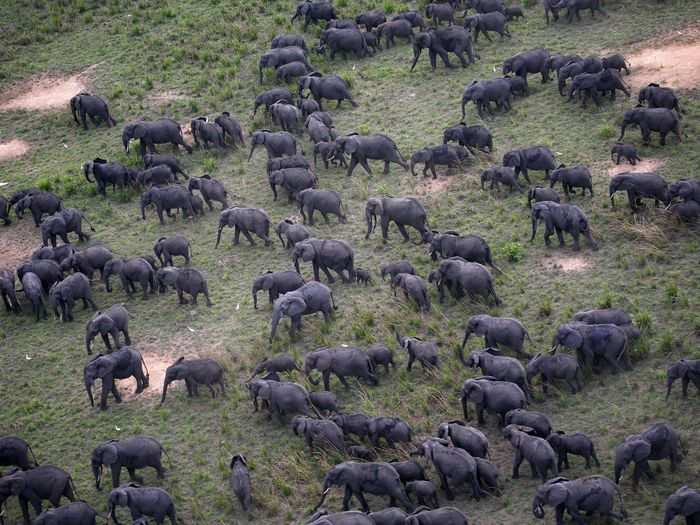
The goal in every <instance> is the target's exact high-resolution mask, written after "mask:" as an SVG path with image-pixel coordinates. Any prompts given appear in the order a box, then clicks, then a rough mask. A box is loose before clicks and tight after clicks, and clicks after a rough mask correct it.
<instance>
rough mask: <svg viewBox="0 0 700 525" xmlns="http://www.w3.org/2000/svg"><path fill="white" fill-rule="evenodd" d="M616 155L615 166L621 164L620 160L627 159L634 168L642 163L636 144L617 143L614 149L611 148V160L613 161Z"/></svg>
mask: <svg viewBox="0 0 700 525" xmlns="http://www.w3.org/2000/svg"><path fill="white" fill-rule="evenodd" d="M615 155H617V159H615V164H617V165H619V164H620V159H621V158H622V157H624V158H625V160H626V161H627V162H629V163H630V164H631V165H632V166H634V165H636V164H637V162H641V160H642V159H641V158H640V157H639V153H638V152H637V147H636V146H635V145H634V144H623V143H622V142H616V143H615V144H614V145H613V147H612V148H610V160H613V159H614V157H615Z"/></svg>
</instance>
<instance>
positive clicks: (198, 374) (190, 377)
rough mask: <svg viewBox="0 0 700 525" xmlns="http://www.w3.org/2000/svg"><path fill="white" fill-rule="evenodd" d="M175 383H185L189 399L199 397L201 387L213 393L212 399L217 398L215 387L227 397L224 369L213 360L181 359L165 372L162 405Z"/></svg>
mask: <svg viewBox="0 0 700 525" xmlns="http://www.w3.org/2000/svg"><path fill="white" fill-rule="evenodd" d="M173 381H184V382H185V386H186V387H187V397H193V396H195V397H196V396H199V385H206V386H207V387H208V388H209V391H210V392H211V397H212V399H214V398H215V397H216V391H215V390H214V387H213V385H219V387H220V388H221V395H222V396H225V395H226V383H225V382H224V369H223V367H222V366H221V365H220V364H219V363H217V362H216V361H214V360H213V359H185V358H184V357H180V358H179V359H178V360H177V361H175V362H174V363H173V364H172V365H170V366H169V367H168V368H167V370H166V371H165V378H164V380H163V395H162V396H161V398H160V403H161V405H162V404H163V403H164V402H165V395H166V394H167V393H168V386H169V385H170V383H172V382H173Z"/></svg>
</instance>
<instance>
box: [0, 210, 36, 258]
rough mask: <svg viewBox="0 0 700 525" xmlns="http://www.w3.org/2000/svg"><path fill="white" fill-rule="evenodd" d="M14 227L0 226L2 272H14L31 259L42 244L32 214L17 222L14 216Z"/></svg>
mask: <svg viewBox="0 0 700 525" xmlns="http://www.w3.org/2000/svg"><path fill="white" fill-rule="evenodd" d="M11 219H12V225H10V226H0V253H1V254H2V257H0V270H12V271H14V270H15V269H16V268H17V267H18V266H19V265H20V264H22V263H23V262H25V261H28V260H29V259H30V258H31V255H32V252H33V251H34V250H35V249H36V248H38V247H39V245H40V244H41V241H40V237H39V229H38V228H35V227H34V221H33V220H32V216H31V214H29V215H27V214H25V216H24V219H22V220H21V221H17V218H16V217H15V216H14V214H13V216H12V218H11Z"/></svg>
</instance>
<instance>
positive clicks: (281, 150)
mask: <svg viewBox="0 0 700 525" xmlns="http://www.w3.org/2000/svg"><path fill="white" fill-rule="evenodd" d="M259 145H263V146H265V150H266V151H267V158H268V160H269V159H272V158H275V157H284V156H292V155H295V154H296V152H297V140H296V139H295V138H294V135H292V134H291V133H289V132H287V131H274V132H273V131H270V130H269V129H260V130H258V131H255V132H253V134H252V135H251V136H250V154H249V155H248V161H250V159H251V158H252V157H253V152H254V151H255V148H256V147H258V146H259ZM302 153H303V152H302Z"/></svg>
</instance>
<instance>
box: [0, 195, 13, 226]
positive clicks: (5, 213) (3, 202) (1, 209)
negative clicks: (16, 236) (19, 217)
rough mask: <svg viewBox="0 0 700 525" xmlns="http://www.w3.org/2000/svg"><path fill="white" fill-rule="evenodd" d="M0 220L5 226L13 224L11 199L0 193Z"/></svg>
mask: <svg viewBox="0 0 700 525" xmlns="http://www.w3.org/2000/svg"><path fill="white" fill-rule="evenodd" d="M0 220H1V221H2V222H3V225H4V226H9V225H10V224H12V221H11V220H10V201H8V200H7V199H6V198H5V197H3V196H2V195H0Z"/></svg>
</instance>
